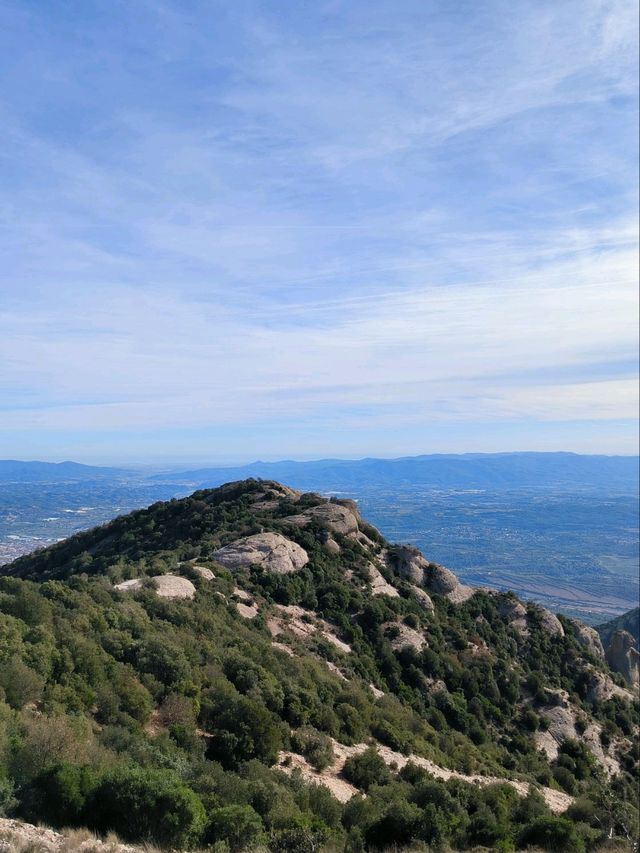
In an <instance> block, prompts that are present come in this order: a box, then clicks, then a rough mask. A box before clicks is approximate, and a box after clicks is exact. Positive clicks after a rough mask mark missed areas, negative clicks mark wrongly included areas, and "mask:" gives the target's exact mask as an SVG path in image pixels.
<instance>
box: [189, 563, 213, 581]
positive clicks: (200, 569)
mask: <svg viewBox="0 0 640 853" xmlns="http://www.w3.org/2000/svg"><path fill="white" fill-rule="evenodd" d="M191 568H192V569H193V571H194V572H195V573H196V574H197V575H200V577H201V578H202V580H205V581H212V580H213V579H214V578H215V575H214V573H213V572H212V571H211V569H208V568H207V567H206V566H192V567H191Z"/></svg>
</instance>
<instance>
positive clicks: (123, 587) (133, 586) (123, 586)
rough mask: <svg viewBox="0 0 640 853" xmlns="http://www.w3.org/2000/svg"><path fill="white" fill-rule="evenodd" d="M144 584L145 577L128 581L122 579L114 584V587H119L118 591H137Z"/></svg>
mask: <svg viewBox="0 0 640 853" xmlns="http://www.w3.org/2000/svg"><path fill="white" fill-rule="evenodd" d="M143 584H144V578H132V579H131V580H128V581H120V583H117V584H114V587H113V588H114V589H117V590H118V592H135V591H136V590H138V589H142V586H143Z"/></svg>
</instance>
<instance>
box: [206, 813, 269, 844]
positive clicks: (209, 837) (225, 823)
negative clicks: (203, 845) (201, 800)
mask: <svg viewBox="0 0 640 853" xmlns="http://www.w3.org/2000/svg"><path fill="white" fill-rule="evenodd" d="M204 838H205V841H206V842H207V843H208V844H214V843H215V842H216V841H225V842H226V843H227V845H228V846H229V849H230V850H231V851H232V853H235V851H240V850H246V849H248V848H251V847H253V846H256V845H258V844H260V843H261V842H262V840H263V826H262V821H261V820H260V816H259V815H258V814H256V812H255V811H254V810H253V809H252V808H251V806H243V805H231V806H224V807H222V808H219V809H214V810H213V811H212V812H211V814H210V816H209V820H208V822H207V828H206V830H205V835H204Z"/></svg>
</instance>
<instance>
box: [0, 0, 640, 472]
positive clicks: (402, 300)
mask: <svg viewBox="0 0 640 853" xmlns="http://www.w3.org/2000/svg"><path fill="white" fill-rule="evenodd" d="M635 6H636V4H635V3H634V2H632V0H629V2H627V0H611V1H610V2H604V0H603V2H601V0H577V2H573V0H549V2H547V0H532V2H522V0H504V1H503V0H487V2H483V3H477V2H475V0H419V2H418V0H416V2H414V0H344V2H342V0H326V2H323V0H313V2H310V0H271V2H258V0H233V2H230V0H225V2H220V0H205V1H204V2H199V0H136V2H131V0H22V2H19V0H0V126H1V127H2V136H1V140H2V141H1V143H0V221H1V228H0V252H1V254H2V263H1V265H0V458H23V459H47V460H53V461H58V460H62V459H68V458H71V459H75V460H78V461H84V462H111V463H113V462H136V461H137V462H143V463H144V462H166V463H169V462H183V461H193V462H198V463H202V462H211V463H221V462H242V461H249V460H252V459H257V458H261V459H278V458H299V459H309V458H316V457H326V456H332V457H354V456H357V457H361V456H366V455H377V456H399V455H411V454H414V453H416V454H417V453H434V452H465V451H506V450H571V451H576V452H585V453H612V454H619V453H620V454H621V453H636V452H637V448H638V443H637V442H638V438H637V435H638V434H637V421H636V418H637V411H638V399H637V396H638V391H637V388H638V384H637V370H638V328H637V323H638V305H637V294H638V289H637V269H638V257H637V245H638V244H637V240H638V237H637V231H638V218H637V211H638V189H637V187H638V174H637V169H638V166H637V162H638V151H637V131H636V128H637V120H638V115H637V112H638V110H637V104H638V100H637V98H638V92H637V88H638V79H637V70H636V69H637V32H638V22H637V10H636V8H635Z"/></svg>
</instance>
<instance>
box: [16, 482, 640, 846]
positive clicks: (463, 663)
mask: <svg viewBox="0 0 640 853" xmlns="http://www.w3.org/2000/svg"><path fill="white" fill-rule="evenodd" d="M2 572H3V577H0V688H1V689H2V691H3V694H2V701H1V702H0V767H2V768H3V774H2V775H0V810H1V811H4V812H5V813H8V814H9V815H10V816H11V817H16V818H20V819H22V820H25V821H30V822H31V823H32V824H49V825H53V826H56V827H62V826H64V827H73V826H88V827H89V829H91V830H92V831H95V832H98V833H107V832H110V831H115V832H117V833H118V834H119V835H120V836H121V837H122V838H123V839H124V840H125V841H130V842H147V841H150V842H154V843H155V844H156V845H159V846H161V847H163V848H172V849H175V848H179V849H185V848H189V847H197V846H200V847H205V846H214V845H217V846H215V847H214V849H216V850H220V851H222V850H225V851H233V850H237V851H241V850H254V849H258V848H260V849H265V847H266V849H268V850H269V851H273V853H281V851H292V853H293V851H302V853H304V851H320V850H326V851H329V850H331V851H349V852H350V853H355V851H364V850H371V851H374V850H384V849H394V850H398V849H403V848H409V847H411V845H413V849H416V845H417V846H418V847H419V846H420V845H422V848H420V847H419V849H424V845H429V846H430V848H431V849H442V848H444V847H449V849H457V850H462V849H469V848H473V847H476V848H477V847H481V848H484V849H487V848H488V849H500V850H505V851H506V850H512V849H524V848H527V847H531V846H536V847H538V848H539V849H544V850H565V851H574V853H580V851H583V850H585V849H592V848H595V847H597V845H598V844H599V843H600V842H601V841H604V840H606V839H608V838H609V837H618V838H620V839H622V840H621V841H620V844H621V845H624V844H627V841H625V840H624V839H629V844H630V843H631V842H630V839H633V838H634V836H635V833H636V832H637V828H638V815H637V808H636V797H635V793H636V785H637V780H638V744H637V739H636V738H635V735H634V732H635V731H636V727H637V725H638V722H639V719H640V717H639V708H638V702H637V696H635V695H634V694H633V693H632V692H631V691H629V690H628V689H627V688H626V687H625V686H624V683H623V682H622V680H621V679H620V678H619V677H618V676H617V675H615V674H613V673H612V672H611V671H610V669H609V667H608V665H607V663H606V661H605V659H604V655H603V649H602V645H601V643H600V640H599V637H598V635H597V633H596V632H595V631H594V630H593V629H590V628H587V627H586V626H584V625H582V624H581V623H579V622H577V621H576V620H572V619H567V618H564V617H562V616H560V617H558V616H556V615H554V614H553V613H551V612H549V611H548V610H545V609H544V608H541V607H539V606H537V605H534V604H530V603H525V602H521V601H519V600H518V599H517V598H516V597H515V596H514V595H513V594H510V593H498V592H495V591H491V590H487V589H484V590H477V589H474V588H472V587H470V586H466V585H464V584H461V583H460V582H459V581H458V579H457V578H456V576H455V575H454V574H453V573H452V572H451V571H449V570H448V569H446V568H444V567H442V566H439V565H437V564H435V563H432V562H429V561H427V560H426V559H425V558H424V557H423V556H422V554H421V553H420V552H419V551H418V550H417V549H416V548H413V547H409V546H404V545H395V544H392V543H390V542H387V541H386V540H385V539H384V538H383V537H382V536H381V534H380V533H379V532H378V531H377V530H376V529H375V528H373V527H372V526H371V525H370V524H368V523H367V522H366V521H365V520H363V519H362V518H361V516H360V514H359V512H358V509H357V507H356V504H355V503H354V502H352V501H350V500H347V499H343V500H338V499H332V500H327V499H325V498H323V497H321V496H319V495H317V494H313V493H311V494H302V493H300V492H299V491H296V490H294V489H292V488H289V487H286V486H282V485H280V484H279V483H277V482H273V481H260V480H255V479H253V480H246V481H242V482H235V483H228V484H226V485H223V486H221V487H219V488H217V489H209V490H201V491H197V492H195V493H194V494H192V495H191V496H190V497H187V498H184V499H181V500H176V499H174V500H170V501H167V502H162V503H156V504H154V505H152V506H150V507H148V508H147V509H143V510H138V511H135V512H132V513H130V514H129V515H126V516H121V517H119V518H116V519H114V520H113V521H111V522H109V523H108V524H105V525H103V526H101V527H97V528H94V529H92V530H89V531H85V532H81V533H77V534H75V535H74V536H72V537H70V538H69V539H67V540H65V541H63V542H60V543H58V544H56V545H53V546H51V547H49V548H46V549H44V550H41V551H39V552H35V553H34V554H31V555H28V556H25V557H22V558H20V559H18V560H16V561H15V562H13V563H11V564H9V565H7V566H4V567H2ZM364 794H366V797H365V796H363V795H364ZM65 849H70V848H68V847H67V848H65ZM620 849H626V848H625V847H624V846H621V847H620ZM629 849H631V848H630V847H629Z"/></svg>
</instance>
